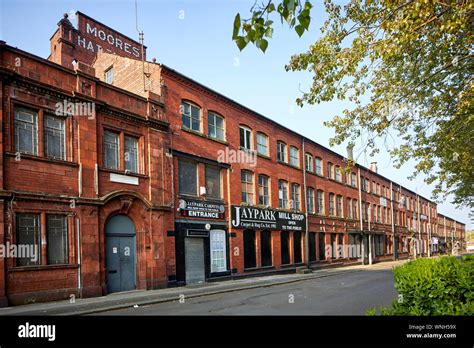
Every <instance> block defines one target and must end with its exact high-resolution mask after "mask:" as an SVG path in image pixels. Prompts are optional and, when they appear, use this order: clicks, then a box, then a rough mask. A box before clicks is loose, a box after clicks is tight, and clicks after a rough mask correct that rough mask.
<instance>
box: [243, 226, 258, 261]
mask: <svg viewBox="0 0 474 348" xmlns="http://www.w3.org/2000/svg"><path fill="white" fill-rule="evenodd" d="M256 261H257V260H256V256H255V231H254V230H245V231H244V267H245V268H255V267H257V262H256Z"/></svg>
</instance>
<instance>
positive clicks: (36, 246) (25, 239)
mask: <svg viewBox="0 0 474 348" xmlns="http://www.w3.org/2000/svg"><path fill="white" fill-rule="evenodd" d="M40 241H41V232H40V215H39V214H17V215H16V245H17V248H18V249H19V248H20V247H21V248H23V250H26V246H27V247H28V253H27V254H28V255H26V254H25V255H18V256H19V257H17V259H16V260H17V261H16V265H17V266H32V265H41V257H40V256H41V248H40V246H41V243H40ZM34 256H36V257H34Z"/></svg>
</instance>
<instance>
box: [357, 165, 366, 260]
mask: <svg viewBox="0 0 474 348" xmlns="http://www.w3.org/2000/svg"><path fill="white" fill-rule="evenodd" d="M357 180H358V182H359V184H358V188H359V221H360V235H361V242H362V264H365V248H364V244H365V243H364V222H363V220H362V182H361V181H360V168H357Z"/></svg>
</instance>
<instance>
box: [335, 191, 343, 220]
mask: <svg viewBox="0 0 474 348" xmlns="http://www.w3.org/2000/svg"><path fill="white" fill-rule="evenodd" d="M336 203H337V204H336V214H337V216H338V217H342V196H341V195H337V197H336Z"/></svg>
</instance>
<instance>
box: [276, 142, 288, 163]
mask: <svg viewBox="0 0 474 348" xmlns="http://www.w3.org/2000/svg"><path fill="white" fill-rule="evenodd" d="M277 159H278V161H280V162H286V161H287V160H286V144H285V143H283V142H281V141H279V142H278V143H277Z"/></svg>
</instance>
